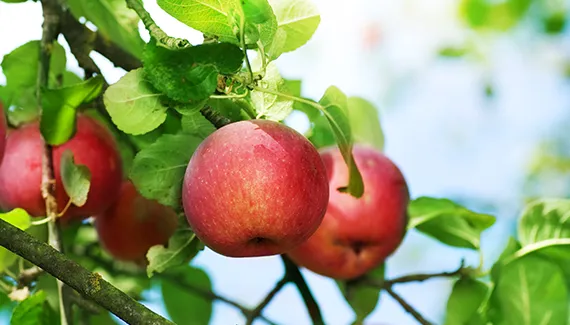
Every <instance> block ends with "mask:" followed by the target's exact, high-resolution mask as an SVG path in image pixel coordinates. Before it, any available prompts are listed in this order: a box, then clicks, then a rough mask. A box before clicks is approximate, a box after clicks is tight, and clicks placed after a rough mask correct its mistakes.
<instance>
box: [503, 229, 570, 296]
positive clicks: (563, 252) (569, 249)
mask: <svg viewBox="0 0 570 325" xmlns="http://www.w3.org/2000/svg"><path fill="white" fill-rule="evenodd" d="M529 255H530V256H539V257H542V258H545V259H548V260H549V261H551V262H553V263H557V264H558V266H559V267H560V268H561V270H562V271H563V272H564V274H565V278H566V279H567V284H568V287H569V288H570V263H568V261H570V238H555V239H546V240H543V241H539V242H536V243H532V244H529V245H526V246H524V247H522V248H520V249H519V250H517V251H515V252H513V253H511V254H510V255H507V256H505V257H504V258H503V259H501V260H500V263H496V264H495V266H494V267H493V274H497V272H499V270H500V269H499V268H500V267H501V268H502V267H503V266H504V265H507V264H509V263H512V262H514V261H516V260H517V259H519V258H521V257H524V256H529ZM496 269H497V270H496Z"/></svg>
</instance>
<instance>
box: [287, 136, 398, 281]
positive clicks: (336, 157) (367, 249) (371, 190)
mask: <svg viewBox="0 0 570 325" xmlns="http://www.w3.org/2000/svg"><path fill="white" fill-rule="evenodd" d="M320 154H321V157H322V159H323V161H324V163H325V166H326V169H327V172H328V176H329V182H330V183H329V186H330V201H329V205H328V208H327V212H326V215H325V217H324V219H323V222H322V223H321V225H320V227H319V229H318V230H317V231H316V232H315V234H313V236H311V238H309V239H308V240H307V241H306V242H304V243H303V244H301V245H299V246H298V247H296V248H295V249H293V250H291V251H290V252H288V255H289V257H290V258H291V259H292V260H293V261H294V262H295V263H296V264H298V265H300V266H304V267H305V268H307V269H309V270H311V271H313V272H315V273H318V274H321V275H324V276H327V277H331V278H335V279H353V278H356V277H359V276H361V275H363V274H365V273H366V272H368V271H370V270H371V269H373V268H375V267H376V266H378V265H380V264H381V263H383V262H384V260H385V259H386V258H387V257H388V256H390V255H391V254H392V253H393V252H394V251H395V250H396V249H397V248H398V246H399V245H400V244H401V242H402V240H403V237H404V235H405V233H406V227H407V223H408V214H407V207H408V202H409V192H408V187H407V184H406V181H405V179H404V176H403V175H402V173H401V172H400V170H399V169H398V167H397V166H396V165H395V164H394V163H393V162H392V161H391V160H390V159H389V158H387V157H386V156H385V155H383V154H382V153H380V152H379V151H377V150H376V149H373V148H371V147H367V146H363V145H356V146H355V147H354V149H353V155H354V160H355V162H356V165H357V166H358V169H359V170H360V172H361V174H362V178H363V180H364V194H363V196H362V197H361V198H355V197H353V196H351V195H350V194H347V193H342V192H339V191H338V190H337V188H339V187H341V186H345V185H346V184H347V182H348V168H347V166H346V163H345V162H344V160H343V158H342V156H341V154H340V151H339V150H338V148H336V147H334V148H325V149H321V150H320Z"/></svg>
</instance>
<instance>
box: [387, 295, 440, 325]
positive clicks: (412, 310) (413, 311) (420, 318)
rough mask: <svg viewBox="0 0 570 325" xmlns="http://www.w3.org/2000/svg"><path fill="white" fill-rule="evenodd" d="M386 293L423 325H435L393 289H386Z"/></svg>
mask: <svg viewBox="0 0 570 325" xmlns="http://www.w3.org/2000/svg"><path fill="white" fill-rule="evenodd" d="M385 290H386V292H387V293H388V294H389V295H390V296H392V298H394V299H395V300H396V301H397V302H398V303H399V304H400V305H401V306H402V307H403V308H404V309H405V310H406V311H407V312H408V313H410V314H411V315H412V316H414V318H415V319H416V320H417V321H418V322H419V323H420V324H422V325H433V323H432V322H430V321H428V320H427V319H425V318H424V317H423V316H422V314H420V313H419V312H418V311H417V310H416V309H415V308H414V307H412V306H411V305H410V304H408V303H407V302H406V301H405V300H404V299H403V298H402V297H400V296H399V295H398V294H397V293H396V292H394V290H392V288H391V287H388V288H385Z"/></svg>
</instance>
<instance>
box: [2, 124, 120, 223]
mask: <svg viewBox="0 0 570 325" xmlns="http://www.w3.org/2000/svg"><path fill="white" fill-rule="evenodd" d="M66 150H71V151H72V152H73V156H74V161H75V163H76V164H81V165H85V166H87V168H88V169H89V171H90V172H91V186H90V189H89V194H88V196H87V202H86V203H85V205H83V206H81V207H78V206H75V205H73V204H72V205H71V206H70V207H69V209H68V210H67V212H66V213H65V214H64V215H63V216H62V217H61V218H59V219H58V220H60V221H61V222H64V223H67V222H69V221H73V220H75V221H77V220H82V219H84V218H87V217H90V216H94V215H97V214H99V213H102V212H103V211H105V210H106V209H107V208H108V207H109V206H110V205H111V204H112V203H113V202H114V201H115V199H116V198H117V196H118V194H119V190H120V188H121V182H122V177H123V172H122V162H121V157H120V154H119V150H118V147H117V145H116V143H115V139H114V138H113V135H112V134H111V133H110V131H109V130H107V129H106V128H105V127H104V126H102V125H101V124H99V122H97V121H96V120H94V119H93V118H91V117H88V116H86V115H79V116H78V117H77V132H76V133H75V134H74V136H73V137H72V138H71V139H69V140H68V141H67V142H65V143H64V144H62V145H59V146H54V147H53V163H54V165H53V167H54V176H55V180H56V193H55V194H56V195H55V196H56V199H57V205H58V210H59V211H62V210H63V208H64V207H65V206H66V204H67V202H68V201H69V196H68V195H67V194H66V193H65V189H64V188H63V183H62V181H61V173H60V161H61V156H62V154H63V152H65V151H66ZM42 152H43V140H42V137H41V133H40V128H39V122H37V121H35V122H32V123H29V124H26V125H23V126H21V127H19V128H17V129H10V130H9V132H8V137H7V142H6V150H5V153H4V159H3V160H2V163H1V164H0V207H2V208H4V209H6V210H11V209H14V208H23V209H25V210H26V211H27V212H28V213H29V214H30V215H32V216H36V217H40V216H45V214H46V210H45V202H44V200H43V198H42V193H41V179H42Z"/></svg>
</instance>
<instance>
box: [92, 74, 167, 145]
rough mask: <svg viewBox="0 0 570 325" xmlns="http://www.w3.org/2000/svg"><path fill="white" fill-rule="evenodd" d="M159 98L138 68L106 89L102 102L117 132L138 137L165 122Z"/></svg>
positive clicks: (163, 108)
mask: <svg viewBox="0 0 570 325" xmlns="http://www.w3.org/2000/svg"><path fill="white" fill-rule="evenodd" d="M160 95H161V94H160V93H157V91H156V90H154V89H153V88H152V86H151V85H150V84H149V83H148V81H147V79H146V76H145V74H144V71H143V70H142V68H139V69H136V70H132V71H130V72H129V73H127V74H126V75H124V76H123V77H122V78H121V79H120V80H119V81H118V82H117V83H115V84H113V85H111V86H110V87H109V88H107V90H106V91H105V94H104V96H103V99H104V102H105V108H106V109H107V112H109V115H110V116H111V119H112V120H113V123H114V124H115V125H116V126H117V128H119V130H122V131H123V132H125V133H129V134H133V135H137V134H144V133H147V132H150V131H152V130H154V129H156V128H157V127H159V126H160V125H161V124H162V123H163V122H164V120H165V119H166V110H167V107H165V106H164V105H162V103H161V101H160Z"/></svg>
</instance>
